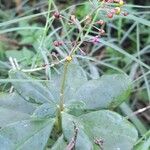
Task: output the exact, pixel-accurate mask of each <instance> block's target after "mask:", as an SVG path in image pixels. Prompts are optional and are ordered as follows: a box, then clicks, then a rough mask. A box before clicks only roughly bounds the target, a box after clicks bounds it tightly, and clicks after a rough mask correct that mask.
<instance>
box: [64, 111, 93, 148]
mask: <svg viewBox="0 0 150 150" xmlns="http://www.w3.org/2000/svg"><path fill="white" fill-rule="evenodd" d="M75 126H76V127H77V128H78V133H77V140H76V145H75V147H76V150H91V149H92V147H93V146H92V143H91V141H90V140H89V137H88V136H87V135H86V134H85V133H84V131H83V126H82V124H80V122H79V121H78V120H77V118H75V117H74V116H72V115H69V114H67V113H62V128H63V134H64V137H65V138H66V139H67V141H68V143H69V142H70V141H71V140H72V138H73V137H74V134H75V133H74V127H75Z"/></svg>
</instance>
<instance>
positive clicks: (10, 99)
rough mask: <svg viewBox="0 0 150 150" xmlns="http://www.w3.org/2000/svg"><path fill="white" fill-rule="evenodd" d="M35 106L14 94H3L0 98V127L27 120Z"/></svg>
mask: <svg viewBox="0 0 150 150" xmlns="http://www.w3.org/2000/svg"><path fill="white" fill-rule="evenodd" d="M35 108H36V107H35V106H34V105H32V104H31V103H28V102H26V101H24V100H23V98H22V97H20V96H19V95H17V94H16V93H12V94H4V95H1V96H0V114H1V115H0V127H4V126H6V125H7V124H10V123H13V122H16V121H19V120H24V119H29V117H30V114H32V113H33V111H34V110H35Z"/></svg>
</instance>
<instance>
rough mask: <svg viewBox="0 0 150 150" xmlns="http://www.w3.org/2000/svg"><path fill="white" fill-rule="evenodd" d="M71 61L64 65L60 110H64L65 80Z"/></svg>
mask: <svg viewBox="0 0 150 150" xmlns="http://www.w3.org/2000/svg"><path fill="white" fill-rule="evenodd" d="M68 65H69V62H66V63H65V66H64V73H63V78H62V83H61V89H60V102H59V106H60V110H61V111H62V110H63V109H64V89H65V81H66V75H67V69H68Z"/></svg>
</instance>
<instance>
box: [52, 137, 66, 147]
mask: <svg viewBox="0 0 150 150" xmlns="http://www.w3.org/2000/svg"><path fill="white" fill-rule="evenodd" d="M66 147H67V144H66V142H65V140H64V137H63V135H62V136H60V137H59V138H58V140H57V141H56V143H55V144H54V146H53V147H52V148H51V150H66Z"/></svg>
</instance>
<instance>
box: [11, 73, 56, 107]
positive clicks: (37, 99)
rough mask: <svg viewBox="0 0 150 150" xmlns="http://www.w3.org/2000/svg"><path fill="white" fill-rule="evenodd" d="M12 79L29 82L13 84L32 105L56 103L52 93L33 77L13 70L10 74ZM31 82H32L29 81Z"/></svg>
mask: <svg viewBox="0 0 150 150" xmlns="http://www.w3.org/2000/svg"><path fill="white" fill-rule="evenodd" d="M9 76H10V78H11V79H19V80H20V81H22V80H27V81H24V82H12V85H13V86H14V88H15V89H16V90H17V92H19V93H20V94H21V95H22V96H23V97H24V98H25V99H26V100H27V101H29V102H31V103H38V104H43V103H46V102H49V103H52V102H53V101H54V98H53V95H52V94H51V93H50V91H49V90H48V89H47V88H46V87H44V86H43V85H42V84H40V83H39V82H37V81H34V79H32V78H31V77H29V76H27V75H26V74H25V73H23V72H21V71H18V70H11V71H10V72H9ZM29 80H30V81H29Z"/></svg>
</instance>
